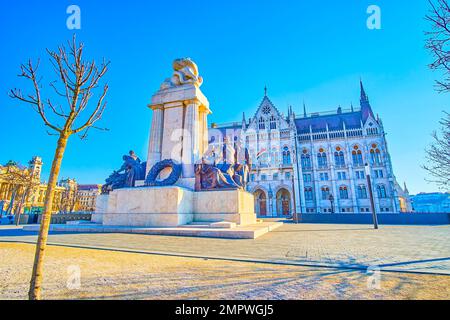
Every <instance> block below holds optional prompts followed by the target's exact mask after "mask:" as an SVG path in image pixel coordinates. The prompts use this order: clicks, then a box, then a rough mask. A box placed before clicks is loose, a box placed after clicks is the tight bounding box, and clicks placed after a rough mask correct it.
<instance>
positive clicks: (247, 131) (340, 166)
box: [209, 83, 411, 217]
mask: <svg viewBox="0 0 450 320" xmlns="http://www.w3.org/2000/svg"><path fill="white" fill-rule="evenodd" d="M223 136H227V137H228V138H229V139H233V140H234V141H236V142H238V141H239V143H240V144H241V145H245V147H246V148H248V150H249V154H250V157H251V159H252V170H251V173H250V183H249V185H248V191H250V192H252V193H253V194H254V195H255V210H256V212H257V213H258V215H259V216H261V217H266V216H287V215H291V214H292V213H293V212H294V210H293V209H294V207H295V212H297V213H300V212H301V213H337V212H339V213H352V212H353V213H366V212H370V200H369V188H368V185H367V181H366V175H365V164H366V163H368V164H369V167H370V176H371V179H372V189H373V194H374V202H375V207H376V211H377V212H410V211H411V203H410V200H409V194H408V190H407V189H406V186H405V188H404V189H402V188H401V187H400V186H399V184H398V183H397V181H396V178H395V175H394V172H393V168H392V162H391V157H390V154H389V150H388V146H387V141H386V135H385V131H384V127H383V123H382V121H381V119H380V118H379V117H378V116H377V117H375V116H374V113H373V111H372V107H371V105H370V103H369V98H368V96H367V94H366V92H365V90H364V87H363V85H362V83H361V98H360V107H359V108H357V109H356V108H353V106H352V107H351V108H350V109H349V110H343V109H342V108H341V107H339V108H337V110H336V111H334V112H328V113H312V114H307V113H306V107H305V106H304V112H303V114H302V115H300V116H297V115H295V114H294V112H293V110H292V108H291V107H289V110H288V114H287V116H285V115H283V114H282V113H281V112H280V111H279V110H278V109H277V108H276V106H275V105H274V104H273V103H272V102H271V101H270V99H269V97H268V96H267V94H266V93H265V95H264V97H263V100H262V102H261V104H260V105H259V107H258V108H257V110H256V112H255V114H254V115H253V117H252V118H250V119H249V120H247V119H246V118H245V115H244V116H243V119H242V121H241V122H239V123H230V124H221V125H217V124H213V125H212V126H211V129H210V130H209V137H210V143H217V142H218V141H221V139H223Z"/></svg>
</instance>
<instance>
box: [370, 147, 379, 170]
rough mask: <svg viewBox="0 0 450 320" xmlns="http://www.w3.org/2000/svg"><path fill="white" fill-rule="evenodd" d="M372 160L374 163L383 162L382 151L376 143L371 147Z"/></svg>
mask: <svg viewBox="0 0 450 320" xmlns="http://www.w3.org/2000/svg"><path fill="white" fill-rule="evenodd" d="M370 160H371V162H372V164H374V165H380V164H381V152H380V149H379V148H378V146H377V145H376V144H375V143H374V144H372V148H371V149H370Z"/></svg>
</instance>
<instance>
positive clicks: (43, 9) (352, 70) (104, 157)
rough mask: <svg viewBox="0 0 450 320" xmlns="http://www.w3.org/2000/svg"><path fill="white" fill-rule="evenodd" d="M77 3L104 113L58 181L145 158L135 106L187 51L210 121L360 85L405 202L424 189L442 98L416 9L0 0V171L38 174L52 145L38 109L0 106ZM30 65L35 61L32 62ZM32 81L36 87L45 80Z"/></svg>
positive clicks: (143, 111) (413, 5) (357, 2)
mask: <svg viewBox="0 0 450 320" xmlns="http://www.w3.org/2000/svg"><path fill="white" fill-rule="evenodd" d="M70 4H77V5H78V6H80V8H81V23H82V25H81V30H79V31H77V35H78V38H79V39H81V40H82V41H83V42H84V43H85V45H86V52H85V54H86V55H87V57H90V58H96V59H100V58H102V57H106V58H108V59H109V60H111V67H110V71H109V73H108V74H107V77H106V78H107V80H108V82H109V85H110V92H109V94H108V97H107V100H108V108H107V110H106V112H105V114H104V117H103V119H102V121H101V124H102V125H104V126H107V127H108V128H109V129H110V131H109V132H99V131H97V132H92V133H91V135H90V137H89V139H88V140H87V141H80V139H79V138H78V137H75V136H74V137H72V138H71V140H70V142H69V146H68V149H67V151H66V154H65V157H64V161H63V165H62V171H61V175H60V177H75V178H76V179H77V180H78V181H79V182H80V183H102V182H103V181H104V178H106V177H107V176H108V175H109V173H110V172H111V171H112V170H113V169H117V168H118V167H119V166H120V165H121V156H122V155H123V154H125V153H126V152H127V151H128V150H130V149H133V150H135V151H136V152H137V153H138V154H139V155H140V156H141V158H145V157H146V150H147V142H148V130H149V126H150V121H151V112H150V110H149V109H148V108H147V107H146V105H147V103H148V102H149V100H150V97H151V95H152V94H153V93H154V92H155V91H156V90H157V89H158V87H159V84H160V83H161V82H162V81H163V80H164V78H166V77H168V76H170V73H171V62H172V60H173V59H174V58H178V57H184V56H189V57H191V58H193V59H194V60H195V61H196V62H197V64H198V65H199V69H200V73H201V75H202V76H203V77H204V84H203V86H202V90H203V92H204V93H205V95H206V96H207V97H208V99H209V100H210V103H211V108H212V110H213V112H214V113H213V115H212V116H211V117H210V119H209V120H210V122H227V121H235V120H237V121H239V120H240V119H241V114H242V111H245V112H246V114H247V115H251V114H253V112H254V111H255V110H256V107H257V105H258V103H259V102H260V101H261V98H262V95H263V88H264V85H267V87H268V94H269V96H270V98H271V100H272V101H273V102H274V103H275V104H276V105H277V107H278V108H279V109H281V110H283V111H285V112H286V110H287V106H288V105H289V104H292V105H293V107H294V110H295V111H297V112H300V110H301V105H302V101H303V100H305V101H306V104H307V108H308V111H309V112H313V111H325V110H332V109H335V108H337V107H338V106H339V105H341V106H343V107H348V106H349V105H350V103H351V102H353V103H354V104H355V105H357V104H358V99H359V83H358V81H359V78H360V77H362V79H363V81H364V83H365V87H366V91H367V93H368V94H369V97H370V99H371V103H372V107H373V109H374V112H375V113H378V114H379V115H380V117H381V118H382V119H383V122H384V125H385V129H386V131H387V132H388V136H387V138H388V143H389V148H390V152H391V155H392V159H393V165H394V171H395V174H396V176H397V179H398V180H399V182H400V183H402V182H403V181H406V182H407V184H408V187H409V189H410V191H411V193H417V192H420V191H435V190H437V187H436V186H435V185H433V184H429V183H427V182H425V181H424V179H425V178H426V173H425V172H424V171H423V170H422V169H421V168H420V165H421V164H423V163H424V148H425V147H426V146H427V145H428V144H429V143H431V141H432V140H431V137H430V134H431V132H432V131H433V130H434V129H436V128H437V127H438V121H439V119H440V117H441V116H442V110H449V109H450V108H449V106H448V102H449V98H450V96H449V95H442V94H438V93H436V92H435V91H434V89H433V81H434V79H435V78H438V77H440V74H438V73H432V72H431V71H430V70H429V69H428V68H427V64H428V63H429V62H430V61H431V58H430V56H429V54H428V52H426V51H425V49H424V34H423V30H425V29H426V28H427V27H428V25H427V22H426V21H424V20H423V17H424V15H425V14H426V12H427V1H425V0H421V1H406V0H398V1H387V0H385V1H380V0H370V1H365V0H354V1H350V0H349V1H320V2H318V1H312V0H310V1H304V0H303V1H281V0H279V1H242V0H240V1H234V0H227V1H211V0H208V1H206V0H205V1H188V0H184V1H175V0H172V1H144V0H142V1H133V0H129V1H80V0H73V1H63V0H60V1H21V0H17V1H8V2H6V1H2V2H1V4H0V41H1V50H0V70H1V71H0V123H1V127H0V141H1V147H0V162H1V163H5V162H6V161H8V160H9V159H14V160H16V161H19V162H21V163H23V164H25V163H26V162H27V161H28V160H29V159H30V158H31V157H32V156H33V155H40V156H42V158H43V160H44V163H45V165H44V171H43V178H44V179H46V178H47V176H48V172H49V170H50V166H51V161H52V157H53V150H54V147H55V142H56V138H55V137H52V136H48V135H47V134H46V131H45V129H44V127H43V126H42V124H41V121H40V119H39V117H38V115H37V114H35V113H34V112H33V111H32V110H31V109H30V108H29V107H28V106H25V105H22V104H19V103H17V102H16V101H13V100H11V99H10V98H8V97H7V92H8V89H9V88H13V87H21V88H23V87H24V85H25V82H23V80H20V79H18V78H17V77H16V75H17V74H18V72H19V65H20V63H22V62H24V61H26V60H27V59H28V58H32V59H36V58H38V57H45V48H47V47H48V48H56V47H57V45H59V44H61V43H63V42H65V41H67V40H68V39H70V38H71V36H72V33H73V31H71V30H68V29H67V28H66V19H67V17H68V15H67V14H66V8H67V6H68V5H70ZM370 4H376V5H378V6H379V7H380V8H381V11H382V30H369V29H367V27H366V19H367V17H368V15H367V14H366V9H367V7H368V6H369V5H370ZM42 63H43V64H44V65H45V64H47V65H48V59H47V58H46V57H45V59H43V61H42ZM42 71H43V72H45V74H43V75H44V80H43V83H44V84H47V83H48V82H50V81H51V80H54V79H55V77H54V76H53V75H52V74H51V73H49V72H46V71H47V70H46V69H45V68H43V69H42Z"/></svg>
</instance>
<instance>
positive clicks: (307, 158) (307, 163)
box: [300, 150, 311, 170]
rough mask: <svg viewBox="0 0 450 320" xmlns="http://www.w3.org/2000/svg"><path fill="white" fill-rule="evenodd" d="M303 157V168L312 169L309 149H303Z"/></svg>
mask: <svg viewBox="0 0 450 320" xmlns="http://www.w3.org/2000/svg"><path fill="white" fill-rule="evenodd" d="M300 158H301V163H302V169H303V170H310V169H311V156H310V155H309V153H308V151H307V150H303V153H302V156H301V157H300Z"/></svg>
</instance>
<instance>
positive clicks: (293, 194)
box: [291, 174, 298, 223]
mask: <svg viewBox="0 0 450 320" xmlns="http://www.w3.org/2000/svg"><path fill="white" fill-rule="evenodd" d="M291 180H292V199H293V200H294V208H293V209H294V210H293V211H292V217H293V219H294V221H295V223H298V216H297V204H296V203H295V185H294V174H292V179H291Z"/></svg>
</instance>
